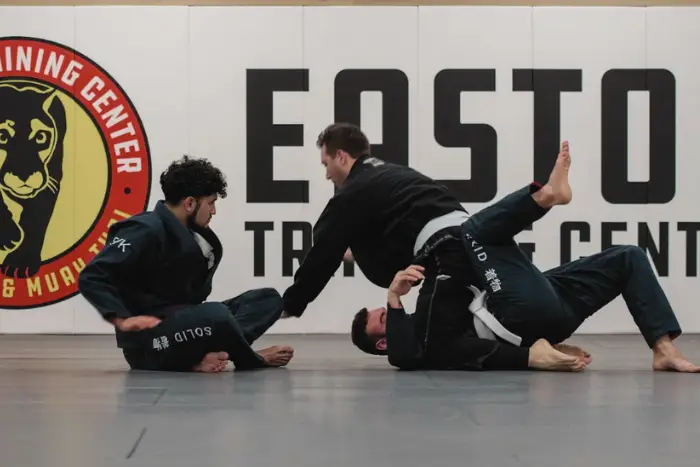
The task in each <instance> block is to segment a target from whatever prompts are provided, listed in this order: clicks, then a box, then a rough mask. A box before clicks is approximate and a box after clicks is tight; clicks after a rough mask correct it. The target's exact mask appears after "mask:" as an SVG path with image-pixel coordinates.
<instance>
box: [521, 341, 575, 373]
mask: <svg viewBox="0 0 700 467" xmlns="http://www.w3.org/2000/svg"><path fill="white" fill-rule="evenodd" d="M528 366H529V367H530V368H535V369H538V370H549V371H583V370H584V369H585V368H586V366H588V365H587V364H586V363H585V362H584V361H583V360H582V359H581V358H579V357H576V356H573V355H567V354H565V353H564V352H560V351H559V350H556V349H555V348H554V347H552V345H551V344H550V343H549V342H547V341H546V340H545V339H540V340H538V341H537V342H535V343H534V344H532V346H531V347H530V358H529V361H528Z"/></svg>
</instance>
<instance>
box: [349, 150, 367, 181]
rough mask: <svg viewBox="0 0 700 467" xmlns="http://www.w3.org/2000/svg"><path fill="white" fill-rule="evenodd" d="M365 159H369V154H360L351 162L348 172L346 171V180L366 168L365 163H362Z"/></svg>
mask: <svg viewBox="0 0 700 467" xmlns="http://www.w3.org/2000/svg"><path fill="white" fill-rule="evenodd" d="M367 159H369V156H360V157H358V158H357V159H356V160H355V163H354V164H352V167H351V168H350V172H348V176H347V177H345V181H346V182H347V181H348V180H351V179H352V178H353V177H355V176H356V175H357V174H358V173H360V172H362V171H363V170H364V169H366V168H368V167H367V164H365V163H364V162H365V161H366V160H367Z"/></svg>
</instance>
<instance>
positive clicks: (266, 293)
mask: <svg viewBox="0 0 700 467" xmlns="http://www.w3.org/2000/svg"><path fill="white" fill-rule="evenodd" d="M247 295H248V296H247V297H246V298H248V299H250V301H253V302H258V303H260V304H261V306H262V307H264V309H265V310H267V311H269V312H270V313H272V314H275V313H277V314H278V315H281V314H282V311H283V310H284V299H283V298H282V295H280V293H279V292H278V291H277V289H273V288H272V287H263V288H260V289H253V290H250V291H248V292H247ZM278 317H279V316H278Z"/></svg>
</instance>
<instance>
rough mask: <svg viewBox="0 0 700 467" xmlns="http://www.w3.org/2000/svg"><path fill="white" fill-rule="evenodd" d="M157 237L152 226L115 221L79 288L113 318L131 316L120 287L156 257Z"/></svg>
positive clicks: (99, 310)
mask: <svg viewBox="0 0 700 467" xmlns="http://www.w3.org/2000/svg"><path fill="white" fill-rule="evenodd" d="M156 246H157V243H156V239H155V238H154V235H153V234H152V233H151V229H150V228H148V226H146V225H144V224H142V223H139V222H137V221H134V220H130V219H127V220H124V221H121V222H119V223H117V224H114V225H113V226H112V227H111V228H110V230H109V233H108V235H107V241H106V242H105V247H104V248H103V249H102V251H100V252H99V253H98V254H97V256H95V257H94V258H93V259H92V261H90V262H89V263H88V264H87V265H86V266H85V268H84V269H83V270H82V272H81V273H80V277H79V279H78V290H79V291H80V293H81V294H82V295H83V297H85V299H86V300H87V301H88V302H89V303H90V304H91V305H92V306H93V307H95V308H96V309H97V311H98V312H99V313H100V314H101V315H102V317H103V318H104V319H105V320H107V321H109V320H111V319H113V318H129V317H131V316H133V315H132V313H131V312H130V311H129V310H128V309H127V307H126V305H125V303H124V300H123V298H122V296H121V293H120V290H121V289H122V287H124V286H125V284H127V283H128V282H127V279H128V278H129V275H130V274H133V271H135V270H142V269H143V268H145V267H147V265H148V264H153V261H155V251H157V250H156Z"/></svg>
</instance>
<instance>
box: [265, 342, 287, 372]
mask: <svg viewBox="0 0 700 467" xmlns="http://www.w3.org/2000/svg"><path fill="white" fill-rule="evenodd" d="M258 354H259V355H260V356H261V357H262V358H263V360H265V363H267V364H268V365H270V366H276V367H279V366H285V365H286V364H287V363H289V361H290V360H291V359H292V357H293V356H294V349H293V348H291V347H289V346H286V345H276V346H274V347H268V348H266V349H262V350H260V351H259V352H258Z"/></svg>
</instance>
